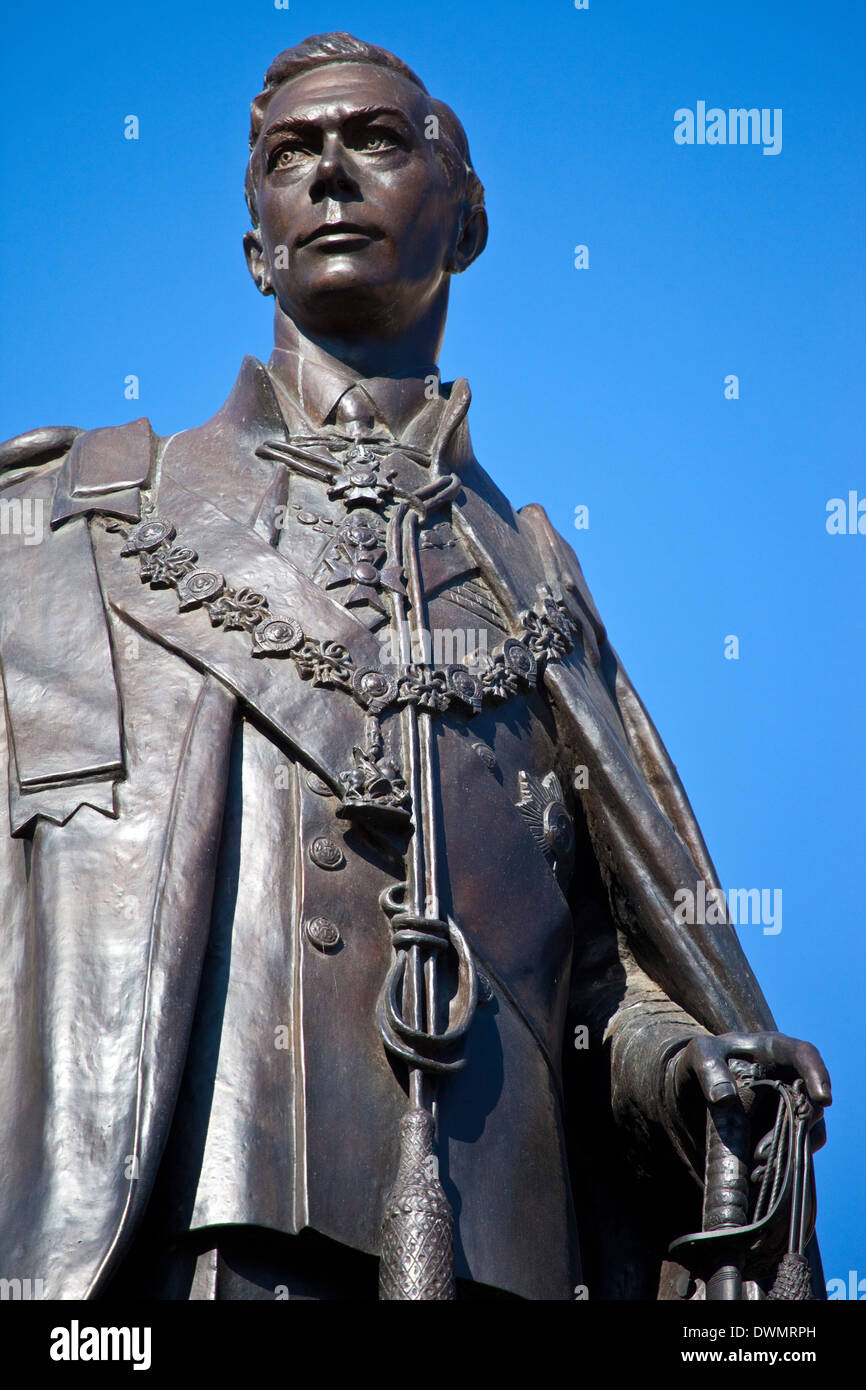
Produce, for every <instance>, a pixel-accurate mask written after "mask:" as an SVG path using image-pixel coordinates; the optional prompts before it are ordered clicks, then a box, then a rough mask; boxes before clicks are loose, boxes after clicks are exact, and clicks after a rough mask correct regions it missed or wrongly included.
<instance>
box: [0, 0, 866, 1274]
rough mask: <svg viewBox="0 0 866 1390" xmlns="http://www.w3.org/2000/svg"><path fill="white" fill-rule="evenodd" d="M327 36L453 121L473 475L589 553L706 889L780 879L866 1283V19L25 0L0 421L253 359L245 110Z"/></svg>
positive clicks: (194, 383) (837, 1221) (840, 1200)
mask: <svg viewBox="0 0 866 1390" xmlns="http://www.w3.org/2000/svg"><path fill="white" fill-rule="evenodd" d="M331 29H348V30H350V31H351V32H353V33H356V34H358V35H359V36H360V37H362V38H366V39H369V40H371V41H373V42H375V43H380V44H382V45H384V46H385V47H388V48H391V49H393V50H394V51H395V52H397V53H398V54H399V55H400V56H401V57H403V58H404V59H405V60H406V61H408V62H409V63H410V65H411V66H413V67H414V68H415V69H416V70H417V71H418V72H419V73H420V75H421V77H422V78H423V79H424V80H425V82H426V83H427V85H428V86H429V88H430V90H431V91H432V92H433V93H434V94H435V95H437V96H440V97H442V98H443V99H445V100H446V101H448V102H449V103H450V104H452V105H453V106H454V107H455V108H456V109H457V111H458V113H459V114H460V115H461V117H462V118H463V120H464V122H465V125H466V128H467V130H468V132H469V137H470V142H471V146H472V151H473V156H474V160H475V164H476V167H477V169H478V171H479V173H480V175H481V177H482V179H483V180H484V182H485V184H486V187H487V192H488V207H489V212H490V219H491V236H490V243H489V246H488V249H487V251H486V253H485V255H484V256H483V257H482V259H481V261H479V262H478V263H477V264H476V265H475V266H474V267H473V268H472V269H471V270H470V272H469V273H468V274H467V275H466V276H464V277H463V278H462V279H460V280H458V281H457V282H456V283H455V285H454V291H453V295H452V312H451V319H450V324H449V329H448V334H447V337H446V345H445V351H444V355H443V360H442V367H443V371H444V374H445V376H446V377H452V376H456V375H466V376H468V378H469V380H470V382H471V384H472V388H473V392H474V403H473V406H472V414H471V420H472V425H473V438H474V443H475V448H476V452H477V454H478V456H479V458H480V459H481V461H482V463H483V464H484V465H485V467H486V468H487V469H488V471H490V472H491V473H492V474H493V476H494V477H495V478H496V480H497V482H498V483H499V484H500V485H501V486H502V487H503V489H504V490H505V491H506V492H507V493H508V494H509V496H510V497H511V499H512V501H513V502H514V503H515V504H516V505H522V504H523V503H524V502H528V501H540V502H542V503H543V504H544V506H545V507H546V508H547V509H548V511H549V513H550V515H551V517H552V519H553V520H554V522H555V524H556V525H557V526H558V527H559V528H560V529H561V530H562V531H563V533H564V534H565V535H566V536H568V537H569V538H570V539H571V540H572V541H573V542H574V543H575V544H576V545H577V549H578V553H579V555H580V558H581V560H582V563H583V565H584V569H585V571H586V574H587V578H588V580H589V583H590V586H591V588H592V590H593V593H594V595H595V598H596V601H597V603H598V605H599V607H600V609H601V613H602V616H603V618H604V619H605V621H606V623H607V625H608V628H609V630H610V632H611V636H612V639H613V641H614V643H615V645H616V646H617V648H618V650H619V652H620V654H621V656H622V658H623V660H624V662H625V664H626V666H627V668H628V670H629V671H630V673H631V675H632V678H633V679H634V680H635V683H636V684H637V687H638V689H639V691H640V692H641V694H642V696H643V698H644V700H645V702H646V703H647V705H648V707H649V709H650V712H651V714H652V715H653V717H654V719H655V720H656V722H657V724H658V725H659V727H660V729H661V731H662V734H663V736H664V737H665V739H666V741H667V743H668V746H669V748H670V750H671V752H672V754H673V757H674V759H675V761H676V762H677V764H678V766H679V768H680V771H681V773H682V776H683V779H684V781H685V784H686V787H687V789H688V791H689V793H690V796H691V798H692V801H693V803H694V806H695V809H696V811H697V813H698V816H699V819H700V821H701V824H702V826H703V828H704V831H705V833H706V836H707V839H708V841H709V844H710V847H711V850H712V852H713V854H714V857H715V858H716V861H717V864H718V867H719V870H720V874H721V879H722V882H723V884H724V885H725V886H726V887H755V886H758V887H766V888H771V889H772V888H781V889H782V891H783V903H784V915H783V928H782V931H781V932H780V933H779V934H778V935H764V934H763V933H762V932H761V930H760V928H759V927H755V926H747V927H744V928H743V929H742V937H743V941H744V945H745V948H746V950H747V953H748V955H749V957H750V959H751V961H752V963H753V965H754V967H755V970H756V972H757V974H758V977H759V979H760V980H761V983H762V985H763V987H764V990H765V992H766V993H767V995H768V997H769V999H770V1002H771V1004H772V1006H773V1007H774V1009H775V1011H776V1015H777V1018H778V1021H779V1026H780V1027H781V1028H782V1029H783V1030H784V1031H788V1032H792V1033H796V1034H798V1035H799V1036H802V1037H807V1038H810V1039H812V1040H813V1041H814V1042H816V1043H817V1044H818V1045H819V1046H820V1047H821V1049H822V1051H823V1052H824V1055H825V1057H826V1059H827V1061H828V1063H829V1066H830V1069H831V1072H832V1075H833V1079H834V1090H835V1095H836V1103H835V1104H834V1106H833V1108H832V1110H831V1111H830V1112H829V1115H828V1127H829V1131H830V1142H829V1145H828V1147H827V1149H825V1150H824V1151H823V1152H822V1153H821V1154H820V1156H819V1157H818V1160H817V1168H818V1174H819V1188H820V1224H819V1231H820V1234H821V1240H822V1247H823V1253H824V1260H825V1266H826V1272H827V1275H828V1277H831V1276H835V1277H842V1278H847V1273H848V1271H849V1269H856V1270H858V1272H859V1275H860V1276H861V1277H864V1276H866V1184H864V1182H863V1166H864V1165H863V1145H864V1135H866V1101H864V1089H866V1088H864V1085H863V1066H862V1061H861V1059H860V1047H861V1045H862V1044H861V1039H862V1035H863V1028H862V1022H861V1020H862V1016H863V984H864V969H863V965H864V956H866V948H864V931H866V922H864V894H863V880H864V857H863V799H864V798H863V789H864V784H866V737H864V725H866V717H864V716H866V702H864V649H866V643H864V635H866V634H864V625H866V618H864V592H866V585H864V565H866V535H863V536H859V535H855V536H851V535H848V536H830V535H828V534H827V531H826V527H825V520H826V510H825V509H826V504H827V501H828V499H830V498H832V497H847V494H848V492H849V490H852V489H854V490H857V491H858V493H859V495H860V496H862V497H864V498H866V468H864V463H863V445H862V441H863V434H864V431H863V420H862V414H863V391H862V380H863V369H864V361H863V357H864V352H863V335H862V330H861V324H862V320H863V308H864V305H863V285H864V277H863V250H864V237H863V225H864V206H863V203H864V186H863V169H864V165H866V160H864V148H863V146H864V134H863V131H864V122H863V116H862V93H863V71H864V64H866V53H864V47H866V45H864V29H866V11H864V10H863V9H862V8H861V6H860V5H856V4H852V3H850V0H847V3H840V0H828V2H827V3H824V4H822V5H820V6H816V5H814V4H811V3H805V0H751V3H750V0H731V2H729V3H727V4H724V5H710V4H702V5H691V6H689V5H683V4H681V3H673V0H657V3H653V4H642V3H639V0H627V3H614V2H613V0H608V2H607V3H605V0H590V7H589V9H588V10H586V11H578V10H576V9H575V8H574V5H573V3H572V0H544V3H541V4H539V3H537V2H536V3H533V2H532V0H525V3H516V0H502V2H501V3H498V4H495V5H494V4H482V3H480V0H475V2H473V0H459V3H455V0H437V3H436V4H430V5H421V4H415V5H407V4H406V3H405V0H369V3H365V4H363V5H360V4H353V3H333V4H332V3H321V2H320V0H290V8H289V9H288V10H278V9H276V8H275V6H274V5H273V3H272V0H209V3H205V0H188V3H184V4H176V3H167V0H148V3H147V4H142V5H118V4H94V3H89V4H88V3H85V4H83V5H77V6H71V5H68V4H60V3H56V0H46V3H41V4H38V5H33V6H29V7H25V6H23V5H17V6H15V7H14V12H13V13H11V14H9V15H7V17H6V19H5V21H4V48H5V55H4V64H3V69H4V80H3V84H2V87H0V109H2V119H0V126H2V142H3V148H2V173H0V177H2V193H3V205H4V208H5V217H4V223H3V227H2V233H0V237H2V239H0V321H2V327H0V379H2V403H0V437H3V438H5V437H7V436H9V435H12V434H15V433H18V432H19V431H21V430H24V429H28V428H32V427H34V426H36V425H42V424H76V425H79V426H84V427H94V426H98V425H105V424H115V423H119V422H121V421H123V420H127V419H131V418H134V417H136V416H138V415H148V416H149V417H150V419H151V421H152V422H153V425H154V427H155V429H156V430H157V431H159V432H161V433H164V434H167V433H170V432H172V431H175V430H178V429H181V428H184V427H187V426H190V425H193V424H197V423H199V422H201V421H202V420H204V419H206V418H207V417H208V416H209V415H211V414H212V413H213V411H214V410H215V409H216V408H217V407H218V405H219V404H220V403H221V402H222V400H223V399H224V397H225V396H226V394H227V393H228V390H229V388H230V386H231V384H232V382H233V380H234V377H235V374H236V372H237V368H238V366H239V363H240V360H241V357H242V356H243V354H244V353H245V352H253V353H255V354H256V355H257V356H259V357H263V356H267V353H268V351H269V343H270V332H271V305H270V301H267V302H266V301H263V300H262V299H261V298H260V297H259V296H258V295H257V294H256V292H255V291H254V289H253V287H252V283H251V281H250V280H249V279H248V277H247V272H246V268H245V266H244V262H243V257H242V252H241V236H242V234H243V232H244V230H245V228H246V225H247V223H246V220H245V207H244V202H243V196H242V182H243V172H244V164H245V152H246V141H247V129H248V108H249V102H250V100H251V98H252V96H253V95H254V94H255V93H256V92H257V91H258V90H259V86H260V79H261V77H262V74H263V72H264V69H265V68H266V66H267V65H268V63H269V62H270V60H271V59H272V58H273V57H274V55H275V54H276V53H277V52H278V51H279V50H281V49H282V48H285V47H288V46H290V45H291V44H293V43H296V42H298V41H299V40H300V39H302V38H304V37H305V36H306V35H308V34H311V33H318V32H323V31H326V30H331ZM699 100H702V101H706V103H707V105H708V106H719V107H722V108H724V109H727V108H729V107H740V106H745V107H752V106H754V107H758V108H781V109H782V111H783V127H782V129H783V145H782V150H781V153H779V154H778V155H776V156H766V155H764V154H763V153H762V151H761V149H760V147H755V146H707V145H705V146H697V145H696V146H692V147H688V146H679V145H677V144H675V142H674V139H673V130H674V119H673V116H674V111H675V110H676V109H677V108H679V107H684V106H689V107H691V108H692V109H694V108H695V105H696V103H697V102H698V101H699ZM129 114H134V115H137V116H138V117H139V121H140V139H139V140H138V141H137V142H132V141H127V140H125V139H124V138H123V122H124V118H125V117H126V116H127V115H129ZM190 131H192V132H194V134H193V136H192V137H189V135H188V132H190ZM579 243H585V244H586V245H588V247H589V252H590V266H589V269H588V270H583V271H578V270H575V269H574V266H573V250H574V247H575V246H576V245H577V244H579ZM130 373H134V374H136V375H137V376H138V377H139V378H140V383H141V395H140V399H139V400H138V401H132V402H130V401H127V400H125V399H124V394H123V383H124V378H125V377H126V376H127V375H128V374H130ZM730 373H735V374H736V375H737V376H738V377H739V381H740V398H739V400H725V399H724V395H723V383H724V378H725V377H726V376H727V375H728V374H730ZM533 401H534V402H535V404H534V405H533V406H532V407H531V408H530V405H529V403H530V402H533ZM524 402H525V403H526V406H525V411H524V404H523V403H524ZM524 414H525V419H527V420H528V421H529V423H528V424H526V423H523V424H521V425H520V426H519V427H518V424H517V422H518V419H520V418H521V417H522V416H524ZM578 504H585V505H587V506H588V507H589V509H590V525H589V530H588V531H584V532H580V533H578V532H576V531H575V529H574V526H573V517H574V510H575V507H576V506H577V505H578ZM729 634H735V635H736V636H737V637H738V638H739V642H740V656H739V660H736V661H731V660H725V658H724V654H723V649H724V640H725V638H726V637H727V636H728V635H729Z"/></svg>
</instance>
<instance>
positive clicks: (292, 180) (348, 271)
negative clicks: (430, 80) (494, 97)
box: [244, 33, 487, 350]
mask: <svg viewBox="0 0 866 1390" xmlns="http://www.w3.org/2000/svg"><path fill="white" fill-rule="evenodd" d="M250 147H251V154H250V161H249V165H248V168H247V177H246V195H247V204H248V207H249V210H250V217H251V220H252V223H253V228H252V230H251V231H249V232H247V234H246V236H245V238H244V247H245V250H246V255H247V263H248V265H249V268H250V273H251V274H252V276H253V279H254V280H255V282H256V284H257V285H258V287H259V289H260V290H261V291H262V293H263V294H273V295H274V296H275V297H276V299H277V302H278V305H279V307H280V309H281V310H282V312H283V313H284V314H285V315H286V316H287V317H288V318H290V319H291V320H292V321H293V322H294V323H295V324H296V325H297V326H298V327H299V328H300V329H301V331H302V332H304V333H306V334H308V335H309V336H312V337H316V338H320V339H321V338H326V339H327V338H337V339H341V340H345V339H351V338H353V337H354V336H356V335H367V336H372V337H379V338H382V339H392V340H398V339H401V338H402V339H403V340H404V341H405V339H406V337H407V335H409V337H411V334H412V332H413V330H414V329H415V328H416V327H417V326H418V325H424V324H426V325H427V332H426V338H427V340H428V341H429V340H430V339H431V334H432V337H433V338H437V333H438V338H437V342H436V348H437V350H438V339H441V333H442V330H443V328H444V321H445V313H446V310H447V302H448V285H449V281H450V277H451V276H452V275H454V274H459V273H460V272H462V271H463V270H466V269H467V267H468V266H469V265H471V264H472V262H473V261H474V260H475V258H476V257H477V256H478V255H480V253H481V251H482V250H483V249H484V245H485V242H486V239H487V218H486V214H485V211H484V189H483V187H482V185H481V183H480V181H479V179H478V177H477V175H476V173H475V171H474V169H473V168H472V162H471V159H470V155H469V146H468V143H467V140H466V135H465V132H464V130H463V127H462V125H461V124H460V122H459V121H458V119H457V117H456V116H455V115H454V112H453V111H452V110H451V109H450V107H448V106H446V105H445V104H444V103H443V102H440V101H436V100H434V99H433V98H432V97H431V96H430V95H429V93H428V92H427V89H426V87H425V86H424V84H423V83H422V82H421V80H420V78H418V77H417V76H416V75H415V73H413V72H412V71H411V69H410V68H408V67H407V66H406V64H405V63H403V62H401V61H400V59H399V58H396V57H395V56H394V55H393V54H391V53H388V52H387V51H386V50H385V49H382V48H376V47H374V46H372V45H370V44H366V43H362V42H361V41H360V40H359V39H356V38H353V37H352V36H351V35H350V34H342V33H337V34H324V35H318V36H316V37H313V38H309V39H305V40H304V42H303V43H301V44H299V45H298V46H297V47H296V48H290V49H287V50H286V51H285V52H284V53H281V54H280V55H279V56H278V57H277V58H276V59H275V60H274V62H273V63H272V64H271V66H270V67H269V69H268V71H267V74H266V76H265V87H264V90H263V91H262V92H261V93H260V94H259V96H257V97H256V99H255V101H254V102H253V104H252V121H251V130H250ZM437 323H438V330H437V328H436V324H437Z"/></svg>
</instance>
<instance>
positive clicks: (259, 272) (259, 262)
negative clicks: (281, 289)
mask: <svg viewBox="0 0 866 1390" xmlns="http://www.w3.org/2000/svg"><path fill="white" fill-rule="evenodd" d="M244 255H245V256H246V258H247V268H248V269H249V272H250V275H252V277H253V279H254V280H255V282H256V284H257V285H258V287H259V290H260V291H261V293H262V294H273V292H274V289H273V286H272V284H271V275H270V271H269V270H268V263H267V257H266V256H265V249H264V247H263V245H262V239H261V236H260V235H259V233H258V231H255V230H253V231H249V232H245V233H244Z"/></svg>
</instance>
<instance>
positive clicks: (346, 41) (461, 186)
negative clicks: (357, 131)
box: [244, 33, 484, 227]
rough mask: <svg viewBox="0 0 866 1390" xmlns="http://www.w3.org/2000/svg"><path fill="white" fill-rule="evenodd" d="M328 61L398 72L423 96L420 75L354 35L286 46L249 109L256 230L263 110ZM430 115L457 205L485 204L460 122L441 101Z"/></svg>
mask: <svg viewBox="0 0 866 1390" xmlns="http://www.w3.org/2000/svg"><path fill="white" fill-rule="evenodd" d="M331 63H371V64H373V66H375V67H380V68H388V69H390V71H391V72H397V73H399V74H400V76H401V77H404V78H405V79H406V81H407V82H412V83H413V84H414V85H415V86H416V87H419V88H420V89H421V91H422V92H424V93H426V94H427V95H428V96H429V93H428V92H427V88H426V87H425V86H424V83H423V82H422V81H421V79H420V77H418V75H417V74H416V73H414V72H413V71H412V69H411V68H410V67H407V65H406V64H405V63H404V62H402V61H401V59H399V58H398V57H396V55H395V54H393V53H389V52H388V50H387V49H386V48H377V47H376V45H375V44H371V43H364V42H363V40H362V39H356V38H355V37H354V36H353V35H352V34H345V33H335V34H314V35H313V36H312V37H311V38H309V39H304V41H303V43H299V44H298V45H297V46H296V47H295V48H287V49H285V51H284V52H282V53H280V54H278V56H277V57H276V58H275V59H274V61H273V62H272V63H271V65H270V67H269V68H268V70H267V72H266V73H265V85H264V88H263V90H262V91H261V92H259V95H258V96H257V97H256V98H255V100H254V101H253V103H252V106H251V107H250V149H251V150H252V152H253V153H252V155H251V157H250V161H249V164H248V165H247V174H246V182H245V190H244V191H245V193H246V199H247V207H248V208H249V210H250V218H251V219H252V224H253V226H254V227H257V226H258V225H259V215H258V207H257V205H256V185H257V179H258V174H259V169H258V167H257V166H258V161H257V160H256V157H255V147H256V142H257V141H258V138H259V135H260V134H261V131H262V126H263V125H264V120H265V112H266V111H267V108H268V103H269V102H270V100H271V97H272V96H273V95H274V92H275V91H276V90H277V89H278V88H279V87H282V86H283V84H284V83H285V82H290V81H291V80H292V78H293V77H300V75H301V73H304V72H310V71H311V70H312V69H313V68H320V67H325V66H326V65H328V64H331ZM430 115H431V116H435V117H436V118H437V120H438V122H439V138H438V139H437V140H435V141H434V144H435V146H436V153H437V154H438V156H439V158H440V159H441V160H442V163H443V164H444V166H445V170H446V173H447V175H448V179H449V181H450V183H451V185H452V187H453V188H454V190H455V192H456V193H457V195H458V197H459V198H460V199H461V201H463V202H465V203H468V204H469V205H470V206H478V205H480V206H481V207H483V206H484V186H483V184H482V183H481V180H480V179H479V177H478V175H477V174H476V172H475V170H474V169H473V167H472V159H471V156H470V154H469V141H468V140H467V138H466V132H465V130H464V129H463V126H462V125H461V123H460V121H459V120H458V119H457V117H456V116H455V114H454V112H453V111H452V110H451V107H450V106H446V104H445V102H444V101H437V100H436V99H435V98H434V97H431V98H430Z"/></svg>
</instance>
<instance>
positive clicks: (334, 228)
mask: <svg viewBox="0 0 866 1390" xmlns="http://www.w3.org/2000/svg"><path fill="white" fill-rule="evenodd" d="M384 235H385V233H384V232H382V231H380V230H379V228H378V227H373V226H362V225H361V223H360V222H323V223H322V225H321V226H320V227H317V228H316V230H315V231H314V232H310V233H309V234H308V235H307V236H303V237H299V238H298V241H297V245H298V246H299V247H300V246H309V245H310V244H311V243H312V242H314V241H323V240H328V241H330V240H332V239H333V240H335V241H337V240H348V239H350V238H352V237H364V239H365V240H367V241H381V239H382V237H383V236H384Z"/></svg>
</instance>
